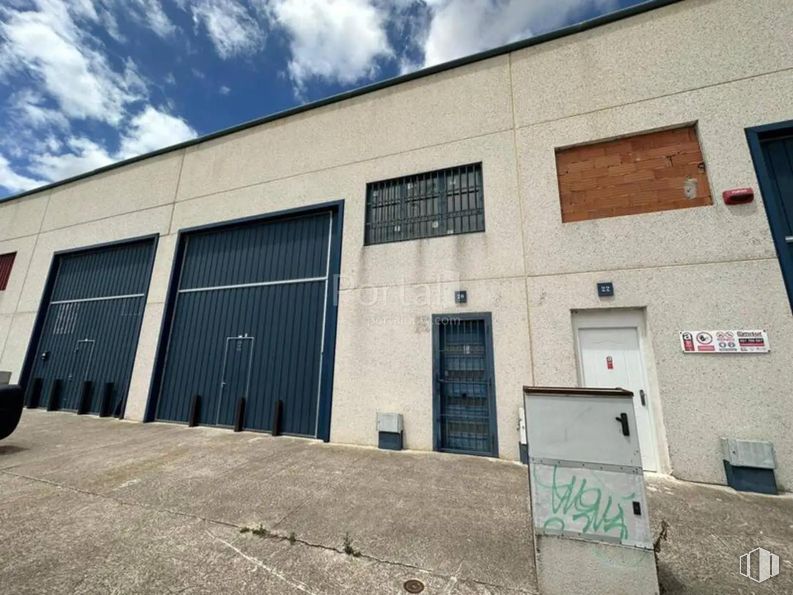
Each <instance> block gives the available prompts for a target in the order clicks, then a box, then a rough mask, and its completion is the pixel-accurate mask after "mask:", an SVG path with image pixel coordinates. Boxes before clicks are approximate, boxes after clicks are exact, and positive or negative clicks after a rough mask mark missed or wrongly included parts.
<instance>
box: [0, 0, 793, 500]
mask: <svg viewBox="0 0 793 595" xmlns="http://www.w3.org/2000/svg"><path fill="white" fill-rule="evenodd" d="M791 30H793V10H791V7H790V5H789V3H788V2H787V1H786V0H763V1H762V2H757V3H746V2H743V1H741V0H688V1H686V2H682V3H679V4H676V5H673V6H669V7H666V8H663V9H659V10H656V11H652V12H650V13H647V14H644V15H640V16H637V17H633V18H630V19H628V20H624V21H621V22H617V23H613V24H611V25H606V26H603V27H600V28H598V29H595V30H592V31H589V32H585V33H582V34H578V35H575V36H571V37H568V38H565V39H560V40H557V41H553V42H549V43H546V44H543V45H540V46H536V47H532V48H527V49H524V50H521V51H518V52H515V53H513V54H512V55H505V56H500V57H496V58H492V59H488V60H484V61H481V62H478V63H476V64H471V65H468V66H464V67H461V68H458V69H455V70H451V71H447V72H444V73H440V74H436V75H433V76H429V77H425V78H421V79H417V80H414V81H411V82H408V83H405V84H402V85H399V86H396V87H391V88H388V89H383V90H380V91H377V92H374V93H370V94H367V95H364V96H360V97H357V98H353V99H350V100H347V101H344V102H341V103H336V104H333V105H328V106H325V107H322V108H319V109H316V110H312V111H310V112H305V113H303V114H299V115H296V116H293V117H290V118H287V119H282V120H278V121H275V122H271V123H269V124H266V125H262V126H259V127H256V128H252V129H248V130H246V131H242V132H238V133H235V134H231V135H228V136H226V137H223V138H219V139H215V140H211V141H207V142H204V143H201V144H199V145H196V146H193V147H190V148H188V149H183V150H180V151H175V152H172V153H169V154H165V155H161V156H158V157H155V158H151V159H148V160H146V161H143V162H139V163H136V164H132V165H128V166H124V167H122V168H119V169H117V170H114V171H111V172H107V173H104V174H100V175H96V176H93V177H91V178H87V179H84V180H82V181H79V182H76V183H73V184H69V185H67V186H64V187H61V188H57V189H55V190H53V191H49V192H42V193H40V194H37V195H33V196H31V197H28V198H24V199H20V200H15V201H10V202H7V203H0V252H1V251H4V250H17V251H18V258H17V263H16V265H15V267H14V272H13V274H12V278H11V283H10V284H9V288H8V290H7V291H6V292H0V345H1V346H2V351H1V352H0V369H11V370H12V371H13V372H14V373H15V374H18V372H19V368H20V367H21V364H22V360H23V357H24V352H25V349H26V347H27V344H28V341H29V338H30V332H31V329H32V326H33V321H34V319H35V312H36V310H37V308H38V305H39V300H40V297H41V293H42V290H43V285H44V281H45V279H46V274H47V271H48V268H49V264H50V262H51V259H52V254H53V252H55V251H57V250H64V249H69V248H74V247H79V246H86V245H91V244H97V243H101V242H105V241H111V240H119V239H124V238H131V237H135V236H139V235H144V234H151V233H158V234H160V240H159V244H158V250H157V256H156V260H155V265H154V272H153V277H152V282H151V287H150V291H149V295H148V299H147V306H146V310H145V313H144V318H143V323H142V330H141V340H140V344H139V348H138V351H137V353H136V359H135V364H134V371H133V377H132V383H131V388H130V395H129V398H128V405H127V417H129V418H130V419H142V417H143V414H144V411H145V406H146V399H147V397H148V389H149V380H150V376H151V370H152V366H153V362H154V358H155V354H156V347H157V340H158V335H159V331H160V325H161V322H162V312H163V308H164V300H165V296H166V292H167V287H168V283H169V274H170V270H171V265H172V261H173V256H174V252H175V248H176V234H177V233H178V231H179V230H180V229H184V228H186V227H192V226H196V225H201V224H206V223H212V222H217V221H222V220H229V219H234V218H238V217H243V216H249V215H256V214H261V213H269V212H274V211H278V210H282V209H288V208H294V207H298V206H304V205H312V204H317V203H321V202H325V201H329V200H337V199H344V200H345V221H344V238H343V245H342V281H341V293H340V298H339V300H340V302H339V325H338V328H339V333H338V338H337V351H336V369H335V386H334V397H333V398H334V402H333V415H332V439H333V440H334V441H339V442H352V443H360V444H373V443H375V442H376V435H375V414H376V412H377V411H378V410H380V411H397V412H401V413H403V414H404V416H405V425H406V441H407V446H408V447H409V448H417V449H429V448H431V447H432V415H431V407H432V358H431V350H432V332H431V325H430V324H429V320H430V318H431V315H432V314H450V313H454V312H458V311H467V312H491V313H492V315H493V327H494V333H493V340H494V351H495V367H496V393H497V397H498V400H497V412H498V432H499V452H500V455H501V456H502V457H506V458H517V456H518V446H517V442H518V436H517V430H516V426H517V408H518V406H519V403H520V399H521V393H520V387H521V386H522V385H523V384H531V383H536V384H557V385H561V384H576V383H577V377H576V365H575V354H574V342H573V336H572V324H571V311H572V310H575V309H593V308H601V307H604V306H606V304H604V303H603V302H600V301H598V299H597V298H596V297H595V289H594V284H595V282H596V281H599V280H604V279H605V278H608V279H609V280H612V281H614V283H615V285H616V288H617V296H616V298H615V299H614V300H612V301H611V302H609V304H608V306H611V307H633V308H641V309H643V310H644V311H645V312H646V317H647V325H648V329H647V330H648V336H649V337H650V338H651V346H652V361H649V362H648V367H649V371H650V375H651V384H652V386H653V387H655V388H654V390H655V391H656V392H657V395H654V396H655V397H657V398H656V401H655V403H656V405H655V406H656V407H658V411H657V415H656V418H657V422H658V436H659V444H660V446H661V450H662V452H663V453H666V446H665V445H666V444H667V443H668V453H669V454H668V461H669V463H668V464H667V465H666V469H667V470H671V471H672V472H674V473H675V474H676V475H678V476H680V477H684V478H688V479H696V480H702V481H712V482H723V480H724V478H723V471H722V469H721V467H720V465H721V461H720V455H719V451H718V438H719V436H721V435H730V436H736V437H740V438H756V439H768V440H772V441H774V443H775V445H776V447H777V454H778V459H779V464H780V470H779V477H780V480H781V482H782V483H783V485H786V486H788V487H791V486H793V439H791V438H790V424H791V418H792V417H793V414H791V410H790V406H789V405H787V404H786V403H784V402H783V403H782V407H781V408H780V401H779V398H778V396H779V395H783V394H786V391H787V390H788V387H790V386H791V385H793V371H791V369H790V365H789V362H790V360H791V353H792V352H793V351H792V350H793V344H791V341H793V339H791V337H793V319H791V315H790V306H789V303H788V301H787V297H786V295H785V294H784V290H783V288H782V284H781V277H780V274H779V267H778V264H777V262H776V257H775V253H774V250H773V245H772V243H771V239H770V234H769V229H768V223H767V220H766V218H765V213H764V209H763V205H762V199H761V197H758V199H757V200H756V201H755V202H754V203H753V204H751V205H746V206H740V207H727V206H725V205H724V204H723V203H722V202H721V201H720V200H719V195H720V193H721V191H722V190H724V189H726V188H731V187H736V186H753V187H754V188H757V181H756V179H755V176H754V170H753V166H752V163H751V159H750V156H749V152H748V149H747V145H746V140H745V137H744V128H745V127H747V126H753V125H758V124H765V123H769V122H775V121H782V120H787V119H793V111H791V108H790V106H789V105H788V103H789V102H785V101H783V100H781V99H780V98H784V97H790V96H791V95H793V46H791V45H790V43H789V35H787V33H788V32H789V31H791ZM760 32H762V34H761V33H760ZM685 123H696V124H697V127H698V130H699V134H700V139H701V143H702V149H703V154H704V158H705V162H706V165H707V169H708V176H709V181H710V184H711V188H712V190H713V192H714V195H715V196H716V202H715V204H714V205H713V206H710V207H702V208H693V209H686V210H681V211H668V212H663V213H654V214H644V215H636V216H628V217H616V218H611V219H601V220H596V221H588V222H581V223H571V224H562V222H561V213H560V206H559V196H558V189H557V182H556V171H555V160H554V150H555V149H556V148H560V147H566V146H572V145H577V144H582V143H587V142H591V141H595V140H602V139H606V138H613V137H619V136H622V135H628V134H631V133H636V132H642V131H647V130H653V129H661V128H666V127H671V126H675V125H680V124H685ZM477 161H481V162H482V163H483V168H484V184H485V212H486V228H487V229H486V232H485V233H477V234H468V235H461V236H455V237H443V238H435V239H429V240H418V241H413V242H400V243H394V244H386V245H378V246H369V247H364V246H363V228H364V210H365V187H366V183H367V182H370V181H375V180H382V179H387V178H391V177H394V176H399V175H403V174H412V173H417V172H422V171H428V170H432V169H436V168H444V167H449V166H453V165H460V164H464V163H471V162H477ZM757 288H762V291H758V290H757ZM455 289H466V290H468V293H469V303H468V305H466V306H465V307H462V308H460V307H459V306H456V305H455V304H454V303H453V292H454V290H455ZM719 327H726V328H740V327H745V328H755V327H758V328H767V329H768V330H769V333H770V335H771V345H772V349H773V351H772V353H771V354H769V355H762V356H727V357H721V356H711V357H708V356H684V355H683V354H682V353H681V352H680V348H679V345H678V339H677V331H678V330H681V329H683V328H719ZM747 411H751V415H746V412H747ZM703 420H704V421H705V423H703ZM662 459H666V455H665V454H664V455H662Z"/></svg>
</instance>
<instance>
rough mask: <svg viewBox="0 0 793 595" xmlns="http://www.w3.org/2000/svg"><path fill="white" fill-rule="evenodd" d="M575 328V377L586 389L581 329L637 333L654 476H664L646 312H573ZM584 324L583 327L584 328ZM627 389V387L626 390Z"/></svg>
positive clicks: (619, 310) (659, 406) (659, 410)
mask: <svg viewBox="0 0 793 595" xmlns="http://www.w3.org/2000/svg"><path fill="white" fill-rule="evenodd" d="M571 322H572V326H573V341H574V342H575V359H576V374H577V377H578V378H577V379H578V384H579V386H583V376H584V374H583V367H584V362H583V357H582V354H581V338H580V336H579V334H578V331H579V330H581V329H598V328H599V329H618V328H632V329H636V336H637V339H638V342H639V359H640V361H641V362H642V369H641V375H642V380H643V384H644V390H645V391H646V392H647V399H649V401H650V402H649V403H648V407H647V413H648V415H649V418H650V424H649V425H650V440H651V441H652V443H653V445H654V446H655V449H654V450H655V471H654V472H655V473H659V472H661V470H662V469H664V468H665V467H666V458H665V456H664V454H663V453H665V450H664V448H663V446H664V445H662V442H661V440H660V437H661V436H662V434H663V432H662V431H661V430H660V424H659V421H660V419H661V403H660V398H659V391H658V390H657V387H656V383H655V382H654V380H653V378H652V374H651V373H650V366H649V360H648V357H647V354H648V353H650V346H649V344H648V341H647V312H646V310H645V309H644V308H600V309H594V310H587V309H580V310H573V311H571ZM582 323H583V324H582ZM623 388H625V387H623Z"/></svg>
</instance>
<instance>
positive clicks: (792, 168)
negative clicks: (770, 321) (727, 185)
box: [749, 125, 793, 307]
mask: <svg viewBox="0 0 793 595" xmlns="http://www.w3.org/2000/svg"><path fill="white" fill-rule="evenodd" d="M768 128H770V130H763V131H762V132H760V133H759V134H757V133H752V132H751V131H750V135H749V139H750V144H751V145H752V153H753V157H754V159H755V167H756V168H757V173H758V179H759V180H760V185H761V189H762V191H763V199H764V202H765V208H766V213H767V214H768V222H769V225H770V227H771V233H772V236H773V238H774V244H775V246H776V249H777V255H778V257H779V264H780V266H781V268H782V276H783V278H784V280H785V285H786V287H787V291H788V297H789V298H790V302H791V307H793V125H787V126H786V127H776V126H771V127H768Z"/></svg>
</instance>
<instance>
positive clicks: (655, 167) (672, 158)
mask: <svg viewBox="0 0 793 595" xmlns="http://www.w3.org/2000/svg"><path fill="white" fill-rule="evenodd" d="M556 170H557V175H558V177H559V195H560V200H561V207H562V221H564V222H571V221H585V220H587V219H598V218H601V217H616V216H619V215H636V214H638V213H652V212H656V211H667V210H670V209H685V208H688V207H700V206H704V205H709V204H712V202H713V201H712V199H711V194H710V187H709V185H708V178H707V175H706V174H705V164H704V161H703V159H702V150H701V149H700V146H699V140H698V139H697V132H696V128H695V127H694V126H686V127H684V128H675V129H673V130H663V131H660V132H650V133H647V134H640V135H637V136H631V137H628V138H620V139H617V140H610V141H605V142H600V143H595V144H591V145H585V146H580V147H571V148H569V149H562V150H559V151H557V153H556Z"/></svg>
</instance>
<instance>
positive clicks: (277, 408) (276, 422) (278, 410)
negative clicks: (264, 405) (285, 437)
mask: <svg viewBox="0 0 793 595" xmlns="http://www.w3.org/2000/svg"><path fill="white" fill-rule="evenodd" d="M283 416H284V402H283V401H281V400H280V399H279V400H278V401H276V402H275V403H274V406H273V436H280V435H281V418H282V417H283Z"/></svg>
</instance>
